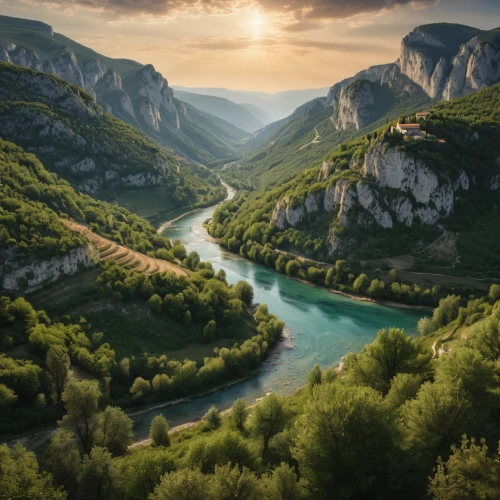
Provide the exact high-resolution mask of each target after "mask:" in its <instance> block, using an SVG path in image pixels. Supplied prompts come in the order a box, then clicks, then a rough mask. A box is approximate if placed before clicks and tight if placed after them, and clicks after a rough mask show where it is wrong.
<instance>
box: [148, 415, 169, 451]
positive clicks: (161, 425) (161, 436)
mask: <svg viewBox="0 0 500 500" xmlns="http://www.w3.org/2000/svg"><path fill="white" fill-rule="evenodd" d="M149 437H150V438H151V440H152V441H153V445H154V446H164V447H168V446H170V436H169V435H168V423H167V419H166V418H165V417H164V416H163V415H156V416H155V417H154V418H153V420H152V421H151V426H150V428H149Z"/></svg>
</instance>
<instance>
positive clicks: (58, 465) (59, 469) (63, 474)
mask: <svg viewBox="0 0 500 500" xmlns="http://www.w3.org/2000/svg"><path fill="white" fill-rule="evenodd" d="M43 464H44V466H45V469H46V470H47V471H48V472H50V473H51V474H52V475H53V476H54V479H55V481H56V483H57V484H60V485H62V486H64V488H65V489H66V491H68V493H69V494H70V495H71V496H72V497H73V496H74V495H75V494H76V491H77V485H78V478H79V475H80V469H81V465H82V464H81V460H80V452H79V450H78V446H77V444H76V442H75V437H74V435H73V433H72V432H69V431H67V430H65V429H59V430H58V431H57V432H56V433H55V434H54V435H53V436H52V439H51V441H50V444H49V446H48V447H47V450H46V452H45V456H44V461H43Z"/></svg>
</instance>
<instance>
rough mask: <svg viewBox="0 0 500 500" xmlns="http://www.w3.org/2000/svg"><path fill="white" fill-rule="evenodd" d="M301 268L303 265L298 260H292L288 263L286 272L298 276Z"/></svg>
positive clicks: (288, 274)
mask: <svg viewBox="0 0 500 500" xmlns="http://www.w3.org/2000/svg"><path fill="white" fill-rule="evenodd" d="M301 268H302V266H301V264H300V262H299V261H298V260H290V261H288V262H287V264H286V268H285V269H286V274H287V276H292V277H294V276H297V275H298V274H299V270H300V269H301Z"/></svg>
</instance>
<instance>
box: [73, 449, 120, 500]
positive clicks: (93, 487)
mask: <svg viewBox="0 0 500 500" xmlns="http://www.w3.org/2000/svg"><path fill="white" fill-rule="evenodd" d="M120 483H121V478H120V472H119V470H118V468H117V466H116V465H115V463H114V462H113V459H112V457H111V453H109V451H108V450H106V448H101V447H98V446H96V447H94V448H92V451H91V452H90V455H86V456H85V457H84V459H83V462H82V472H81V475H80V484H79V490H80V492H81V495H80V496H81V497H82V498H88V499H89V500H108V499H113V498H119V492H120V488H121V484H120Z"/></svg>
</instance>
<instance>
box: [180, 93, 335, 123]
mask: <svg viewBox="0 0 500 500" xmlns="http://www.w3.org/2000/svg"><path fill="white" fill-rule="evenodd" d="M173 89H174V90H180V91H183V92H190V93H192V94H201V95H210V96H214V97H222V98H224V99H228V100H230V101H233V102H234V103H236V104H250V105H253V106H257V107H259V108H261V109H264V110H266V112H267V113H268V114H269V115H270V117H271V118H272V121H276V120H281V119H282V118H285V117H286V116H288V115H290V114H291V113H293V111H294V110H295V109H296V108H297V107H299V106H301V105H302V104H304V103H306V102H308V101H310V100H312V99H315V98H316V97H325V96H326V95H327V93H328V88H322V89H312V90H288V91H285V92H278V93H276V94H267V93H265V92H247V91H243V90H242V91H238V90H229V89H223V88H188V87H176V86H174V87H173ZM268 123H269V122H268Z"/></svg>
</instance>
